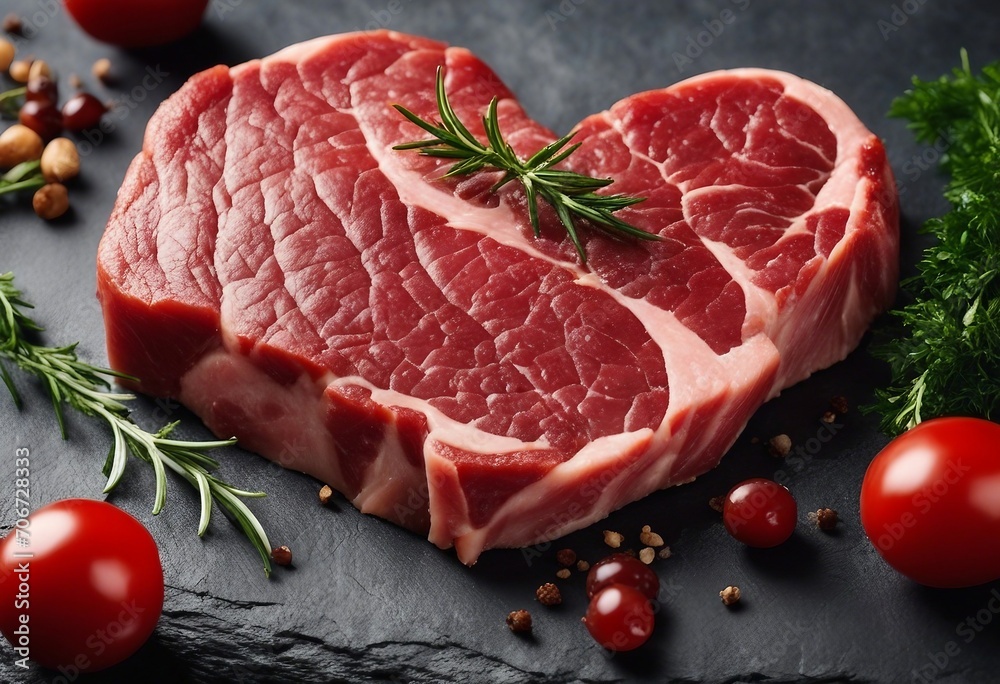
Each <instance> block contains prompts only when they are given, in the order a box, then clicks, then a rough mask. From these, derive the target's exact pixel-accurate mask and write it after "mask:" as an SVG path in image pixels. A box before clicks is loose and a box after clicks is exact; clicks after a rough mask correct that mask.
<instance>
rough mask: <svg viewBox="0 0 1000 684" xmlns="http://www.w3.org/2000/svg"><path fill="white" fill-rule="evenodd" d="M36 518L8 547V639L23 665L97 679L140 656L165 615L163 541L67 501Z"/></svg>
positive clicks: (1, 578)
mask: <svg viewBox="0 0 1000 684" xmlns="http://www.w3.org/2000/svg"><path fill="white" fill-rule="evenodd" d="M27 520H28V524H27V526H26V527H23V528H18V527H16V526H15V528H14V529H13V530H12V531H11V532H10V534H8V535H7V536H6V537H4V539H3V540H2V541H0V631H3V634H4V636H5V637H7V640H8V641H9V642H10V643H11V644H12V645H13V646H14V647H15V649H14V651H15V654H16V655H15V657H16V658H17V659H21V658H24V657H27V658H30V659H31V660H33V661H35V662H37V663H39V664H41V665H44V666H46V667H51V668H57V667H62V668H65V670H66V671H69V672H74V671H79V672H94V671H96V670H101V669H104V668H106V667H109V666H111V665H114V664H115V663H118V662H120V661H122V660H124V659H125V658H127V657H128V656H130V655H132V653H134V652H135V651H136V650H137V649H138V648H139V647H140V646H142V645H143V643H145V641H146V639H147V638H149V635H150V634H152V632H153V629H154V628H155V627H156V622H157V620H159V618H160V612H161V610H162V609H163V568H162V566H161V565H160V556H159V554H158V552H157V550H156V543H155V542H154V541H153V537H152V536H150V534H149V532H147V531H146V528H145V527H143V526H142V525H141V524H139V522H137V521H136V520H135V518H133V517H131V516H130V515H129V514H128V513H125V512H124V511H122V510H121V509H119V508H116V507H114V506H112V505H111V504H108V503H105V502H103V501H92V500H90V499H65V500H63V501H57V502H55V503H52V504H49V505H47V506H43V507H41V508H39V509H38V510H37V511H35V512H34V513H32V514H31V516H30V517H29V518H28V519H27ZM19 529H21V533H19V532H18V530H19ZM22 540H27V545H25V544H24V541H22ZM26 554H31V556H27V555H26Z"/></svg>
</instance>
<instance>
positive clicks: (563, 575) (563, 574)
mask: <svg viewBox="0 0 1000 684" xmlns="http://www.w3.org/2000/svg"><path fill="white" fill-rule="evenodd" d="M570 574H571V573H570V571H569V568H562V569H561V570H559V571H558V572H556V577H558V578H559V579H569V576H570Z"/></svg>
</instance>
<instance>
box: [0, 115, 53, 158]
mask: <svg viewBox="0 0 1000 684" xmlns="http://www.w3.org/2000/svg"><path fill="white" fill-rule="evenodd" d="M44 147H45V144H44V143H43V142H42V137H41V136H40V135H38V134H37V133H35V132H34V131H33V130H31V129H30V128H28V127H27V126H23V125H21V124H14V125H13V126H11V127H10V128H8V129H7V130H6V131H4V132H3V133H0V168H2V169H9V168H11V167H14V166H17V165H18V164H20V163H22V162H26V161H34V160H35V159H38V158H40V157H41V156H42V150H43V149H44Z"/></svg>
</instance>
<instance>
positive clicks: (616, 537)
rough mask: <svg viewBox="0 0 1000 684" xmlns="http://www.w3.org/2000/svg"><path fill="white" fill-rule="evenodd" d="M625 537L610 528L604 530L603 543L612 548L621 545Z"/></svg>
mask: <svg viewBox="0 0 1000 684" xmlns="http://www.w3.org/2000/svg"><path fill="white" fill-rule="evenodd" d="M624 540H625V537H624V536H622V535H621V534H620V533H618V532H614V531H612V530H604V543H605V544H607V545H608V546H610V547H611V548H613V549H617V548H619V547H620V546H621V545H622V542H623V541H624Z"/></svg>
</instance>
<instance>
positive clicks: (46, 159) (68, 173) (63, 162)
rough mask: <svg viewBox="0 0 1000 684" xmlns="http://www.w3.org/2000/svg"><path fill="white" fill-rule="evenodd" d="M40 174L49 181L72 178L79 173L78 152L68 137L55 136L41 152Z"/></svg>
mask: <svg viewBox="0 0 1000 684" xmlns="http://www.w3.org/2000/svg"><path fill="white" fill-rule="evenodd" d="M41 166H42V175H43V176H45V180H47V181H48V182H50V183H55V182H61V181H66V180H69V179H70V178H74V177H75V176H76V175H77V174H78V173H80V154H79V153H78V152H77V151H76V145H74V144H73V141H72V140H70V139H69V138H55V139H54V140H52V141H51V142H50V143H49V144H48V145H46V146H45V151H43V152H42V161H41Z"/></svg>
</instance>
